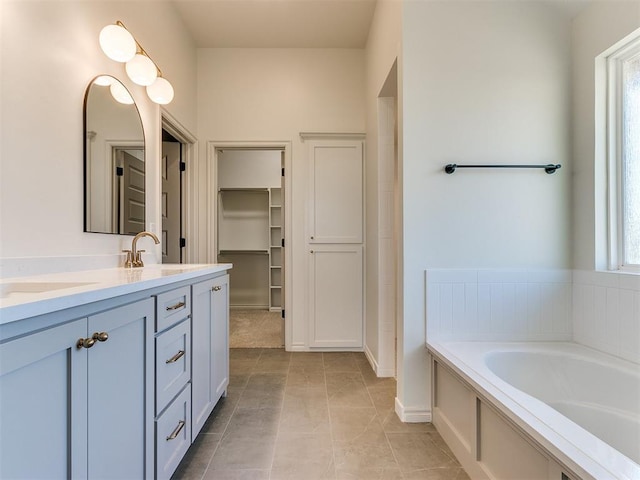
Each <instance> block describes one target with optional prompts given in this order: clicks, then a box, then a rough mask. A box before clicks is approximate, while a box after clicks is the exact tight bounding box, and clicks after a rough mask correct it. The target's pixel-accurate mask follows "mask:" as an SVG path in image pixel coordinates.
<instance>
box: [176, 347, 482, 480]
mask: <svg viewBox="0 0 640 480" xmlns="http://www.w3.org/2000/svg"><path fill="white" fill-rule="evenodd" d="M230 370H231V382H230V385H229V389H228V397H227V398H225V399H222V400H221V401H220V402H219V404H218V405H217V406H216V408H215V409H214V412H213V413H212V415H211V417H210V418H209V420H208V421H207V423H206V424H205V426H204V427H203V433H202V434H201V435H199V437H198V439H197V440H196V443H194V445H193V446H192V448H191V449H190V451H189V452H188V454H187V456H186V457H185V459H184V461H183V462H182V463H181V465H180V466H179V468H178V470H177V471H176V473H175V474H174V476H173V478H174V479H180V478H181V479H186V480H191V479H193V480H195V479H198V480H216V479H217V480H283V479H289V480H314V479H315V480H422V479H426V480H468V479H469V477H468V476H467V474H466V473H465V472H464V470H463V469H462V468H461V467H460V465H459V463H458V462H457V461H456V460H455V457H454V455H453V453H452V452H451V450H450V449H449V447H447V445H446V444H445V443H444V441H443V440H442V438H441V437H440V435H439V434H438V432H437V431H436V430H435V428H434V427H433V425H431V424H425V423H421V424H407V423H402V422H400V420H399V419H398V417H397V415H396V414H395V395H396V385H395V380H394V379H391V378H384V379H379V378H377V377H376V376H375V374H374V373H373V371H372V369H371V366H370V365H369V362H368V360H367V359H366V357H365V356H364V354H362V353H352V352H330V353H316V352H312V353H289V352H285V351H284V350H282V349H255V350H251V349H234V350H232V351H231V363H230Z"/></svg>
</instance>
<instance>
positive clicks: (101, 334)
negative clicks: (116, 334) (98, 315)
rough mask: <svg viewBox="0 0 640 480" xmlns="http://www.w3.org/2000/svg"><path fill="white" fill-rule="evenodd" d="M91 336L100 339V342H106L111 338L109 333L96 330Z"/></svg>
mask: <svg viewBox="0 0 640 480" xmlns="http://www.w3.org/2000/svg"><path fill="white" fill-rule="evenodd" d="M91 338H92V339H94V340H98V341H99V342H106V341H107V340H109V334H108V333H107V332H96V333H94V334H93V335H92V336H91Z"/></svg>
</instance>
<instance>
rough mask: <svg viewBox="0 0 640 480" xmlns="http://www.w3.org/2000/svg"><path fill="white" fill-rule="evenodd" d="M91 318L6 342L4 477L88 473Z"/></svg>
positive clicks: (0, 428) (1, 359)
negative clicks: (86, 344)
mask: <svg viewBox="0 0 640 480" xmlns="http://www.w3.org/2000/svg"><path fill="white" fill-rule="evenodd" d="M86 334H87V320H86V319H81V320H75V321H73V322H70V323H67V324H64V325H61V326H57V327H53V328H50V329H48V330H44V331H42V332H39V333H34V334H31V335H28V336H25V337H22V338H19V339H17V340H12V341H9V342H7V343H4V344H2V345H0V419H1V420H0V478H15V479H18V478H25V479H35V478H87V443H86V438H87V410H86V405H87V390H86V380H87V353H88V350H87V349H85V348H80V349H78V348H76V341H77V340H78V339H79V338H81V337H85V336H86Z"/></svg>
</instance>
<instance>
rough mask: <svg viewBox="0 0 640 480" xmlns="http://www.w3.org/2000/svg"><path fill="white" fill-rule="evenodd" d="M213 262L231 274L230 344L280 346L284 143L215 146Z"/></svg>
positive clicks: (281, 337)
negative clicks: (227, 265) (226, 266)
mask: <svg viewBox="0 0 640 480" xmlns="http://www.w3.org/2000/svg"><path fill="white" fill-rule="evenodd" d="M214 155H215V165H216V180H217V181H216V191H217V197H216V206H217V208H216V221H215V225H216V228H215V231H216V242H215V244H216V262H218V263H232V264H233V269H231V270H230V272H229V275H230V279H229V285H230V288H229V305H230V319H229V337H230V339H229V341H230V346H231V347H232V348H282V347H283V346H284V345H285V328H284V313H285V311H284V291H285V282H284V280H285V275H284V259H285V255H284V249H285V244H286V242H285V224H284V217H285V215H284V209H285V201H284V199H285V197H286V196H285V194H284V193H285V185H284V166H283V165H284V162H285V150H284V148H277V147H276V148H273V147H272V148H266V147H253V148H247V147H218V148H216V149H215V151H214Z"/></svg>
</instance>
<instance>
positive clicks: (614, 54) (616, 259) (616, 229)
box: [595, 29, 640, 273]
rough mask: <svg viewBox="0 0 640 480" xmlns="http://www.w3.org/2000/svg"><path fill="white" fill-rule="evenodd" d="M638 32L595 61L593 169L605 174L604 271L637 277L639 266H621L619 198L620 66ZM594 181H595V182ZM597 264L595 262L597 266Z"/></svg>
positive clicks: (637, 45)
mask: <svg viewBox="0 0 640 480" xmlns="http://www.w3.org/2000/svg"><path fill="white" fill-rule="evenodd" d="M639 40H640V29H637V30H636V31H635V32H633V33H632V34H630V35H628V36H627V37H626V38H624V39H622V40H621V41H619V42H617V43H616V44H615V45H613V46H612V47H611V48H609V49H607V50H606V51H605V52H604V53H602V54H601V55H599V56H598V57H597V58H596V66H595V68H596V142H598V138H600V141H601V145H602V146H603V147H604V148H603V149H597V151H596V165H597V163H598V162H600V164H601V165H605V166H606V167H605V171H606V179H605V180H604V181H605V185H606V210H605V211H606V215H607V218H606V221H604V222H601V223H600V224H599V225H600V226H601V228H603V227H604V225H606V229H607V231H606V239H607V248H606V255H607V261H606V264H607V268H608V269H609V270H613V271H625V272H632V273H638V272H640V265H635V264H634V265H623V262H624V260H625V254H624V235H623V233H624V232H623V229H624V218H623V211H622V209H623V207H622V205H623V199H622V194H623V191H624V185H623V181H622V170H623V165H622V133H621V128H618V127H619V126H620V125H621V124H622V63H623V62H624V61H625V60H626V59H628V58H630V57H632V56H635V55H637V54H638V53H639V52H640V42H639ZM596 180H598V179H597V178H596ZM596 263H598V262H596Z"/></svg>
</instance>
